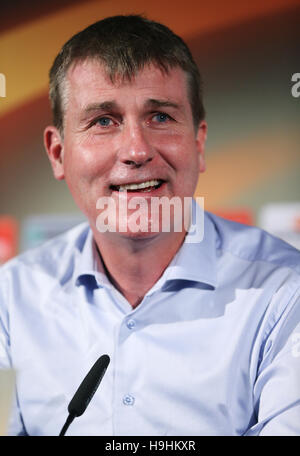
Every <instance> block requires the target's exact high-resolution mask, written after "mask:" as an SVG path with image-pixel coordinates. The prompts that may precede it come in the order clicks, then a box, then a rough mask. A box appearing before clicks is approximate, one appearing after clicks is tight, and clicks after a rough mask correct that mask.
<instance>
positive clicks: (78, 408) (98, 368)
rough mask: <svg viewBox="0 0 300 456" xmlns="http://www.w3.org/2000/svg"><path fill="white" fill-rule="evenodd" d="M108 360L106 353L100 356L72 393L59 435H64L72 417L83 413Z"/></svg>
mask: <svg viewBox="0 0 300 456" xmlns="http://www.w3.org/2000/svg"><path fill="white" fill-rule="evenodd" d="M109 362H110V358H109V356H108V355H102V356H100V358H99V359H98V360H97V361H96V362H95V364H94V365H93V367H92V368H91V370H90V371H89V373H88V374H87V375H86V376H85V378H84V379H83V381H82V383H81V385H80V386H79V388H78V390H77V391H76V393H75V394H74V396H73V399H72V400H71V402H70V403H69V405H68V412H69V416H68V418H67V421H66V422H65V424H64V425H63V428H62V430H61V431H60V434H59V436H63V435H65V433H66V431H67V429H68V427H69V426H70V424H71V423H72V421H73V420H74V418H75V417H77V416H81V415H82V414H83V412H84V411H85V409H86V408H87V406H88V405H89V403H90V401H91V399H92V397H93V396H94V394H95V392H96V391H97V388H98V386H99V385H100V382H101V380H102V378H103V375H104V374H105V371H106V369H107V367H108V365H109Z"/></svg>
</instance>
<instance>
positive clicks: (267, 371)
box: [0, 213, 300, 436]
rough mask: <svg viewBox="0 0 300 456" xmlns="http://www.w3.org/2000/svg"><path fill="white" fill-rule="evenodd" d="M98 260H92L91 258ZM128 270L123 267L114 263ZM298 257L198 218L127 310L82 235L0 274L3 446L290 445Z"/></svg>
mask: <svg viewBox="0 0 300 456" xmlns="http://www.w3.org/2000/svg"><path fill="white" fill-rule="evenodd" d="M100 248H101V247H100ZM124 268H126V264H124ZM299 273H300V252H299V251H298V250H296V249H294V248H292V247H291V246H289V245H288V244H286V243H284V242H282V241H280V240H279V239H276V238H274V237H272V236H271V235H269V234H267V233H265V232H263V231H262V230H260V229H258V228H255V227H248V226H244V225H240V224H237V223H234V222H230V221H226V220H224V219H222V218H219V217H217V216H215V215H212V214H210V213H205V225H204V240H203V241H202V242H199V243H197V244H194V243H187V242H185V243H184V244H183V245H182V247H181V249H180V250H179V251H178V253H177V254H176V256H175V257H174V258H173V260H172V262H171V263H170V265H169V267H168V268H167V269H166V270H165V271H164V273H163V275H162V276H161V278H160V279H159V280H158V282H157V283H156V284H155V285H154V286H153V287H152V288H151V290H149V291H148V292H147V293H146V295H145V296H144V298H143V300H142V302H141V303H140V304H139V305H138V306H137V308H136V309H134V310H133V309H132V308H131V306H130V304H129V303H128V302H127V301H126V299H125V298H124V297H123V296H122V295H121V294H120V293H119V292H118V291H117V290H116V289H115V288H114V287H113V286H112V284H111V283H110V281H109V280H108V278H107V277H106V275H105V272H104V269H103V266H102V262H101V260H100V259H99V257H98V255H97V252H96V248H95V244H94V241H93V237H92V233H91V231H90V229H89V227H88V225H87V224H81V225H79V226H77V227H75V228H74V229H72V230H70V231H68V232H67V233H65V234H63V235H61V236H59V237H57V238H56V239H54V240H51V241H49V242H47V243H46V244H45V245H44V246H42V247H40V248H38V249H35V250H33V251H30V252H27V253H25V254H23V255H22V256H20V257H18V258H16V259H14V260H12V261H10V262H9V263H7V264H6V265H5V266H3V267H2V268H1V273H0V318H1V319H0V336H1V339H0V366H1V367H8V366H13V367H14V368H15V369H16V370H17V384H16V400H15V406H14V411H13V414H12V420H11V426H10V434H11V435H16V434H29V435H58V434H59V432H60V430H61V428H62V426H63V424H64V422H65V420H66V418H67V415H68V413H67V406H68V403H69V401H70V400H71V398H72V396H73V394H74V393H75V391H76V390H77V388H78V386H79V384H80V383H81V381H82V380H83V378H84V376H85V375H86V373H87V372H88V371H89V369H90V368H91V366H92V365H93V363H94V362H95V361H96V359H97V358H98V357H99V356H101V355H102V354H105V353H106V354H108V355H109V356H110V358H111V362H110V365H109V367H108V369H107V372H106V374H105V376H104V378H103V380H102V383H101V385H100V387H99V389H98V390H97V392H96V394H95V396H94V397H93V399H92V401H91V402H90V404H89V406H88V408H87V410H86V411H85V413H84V414H83V415H82V416H81V417H78V418H76V419H75V420H74V422H73V423H72V424H71V426H70V428H69V430H68V431H67V435H116V436H121V435H136V436H139V435H153V436H158V435H161V436H176V435H182V436H183V435H186V436H187V435H190V436H192V435H194V436H195V435H235V436H237V435H300V298H299V296H300V279H299Z"/></svg>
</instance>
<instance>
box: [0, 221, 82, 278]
mask: <svg viewBox="0 0 300 456" xmlns="http://www.w3.org/2000/svg"><path fill="white" fill-rule="evenodd" d="M88 232H89V225H88V223H87V222H85V223H81V224H80V225H77V226H75V227H74V228H72V229H70V230H68V231H66V232H64V233H62V234H60V235H58V236H56V237H54V238H53V239H50V240H49V241H47V242H45V243H44V244H42V245H41V246H39V247H36V248H34V249H30V250H28V251H26V252H24V253H22V254H20V255H19V256H17V257H15V258H13V259H12V260H10V261H8V262H7V263H5V264H4V265H3V266H1V268H0V285H1V282H2V283H3V279H4V278H11V277H14V279H15V280H16V281H17V280H20V278H22V276H23V275H24V274H29V276H30V277H31V278H33V277H34V276H35V275H36V276H45V275H47V276H48V277H55V278H56V280H57V279H61V278H63V276H64V274H65V273H66V271H67V270H69V269H70V268H72V265H73V263H74V260H75V257H76V254H77V253H80V251H81V250H82V248H83V245H84V242H85V239H86V237H87V234H88ZM1 279H2V280H1Z"/></svg>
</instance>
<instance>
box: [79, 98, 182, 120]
mask: <svg viewBox="0 0 300 456" xmlns="http://www.w3.org/2000/svg"><path fill="white" fill-rule="evenodd" d="M144 106H145V107H146V108H148V109H149V108H152V109H153V108H154V109H158V108H163V107H164V108H174V109H177V110H181V109H183V108H182V106H181V105H180V104H178V103H175V102H173V101H168V100H157V99H155V98H149V99H148V100H147V101H146V102H145V103H144ZM118 109H120V107H119V105H118V103H117V102H116V101H115V100H108V101H103V102H102V103H91V104H89V105H87V106H86V108H84V109H83V112H82V117H81V119H82V121H84V120H86V118H87V117H89V116H90V115H92V114H93V113H99V112H101V111H116V110H118Z"/></svg>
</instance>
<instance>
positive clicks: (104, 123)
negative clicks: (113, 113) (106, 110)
mask: <svg viewBox="0 0 300 456" xmlns="http://www.w3.org/2000/svg"><path fill="white" fill-rule="evenodd" d="M110 122H111V119H110V118H109V117H100V119H98V120H97V123H98V124H100V125H101V127H108V126H109V123H110Z"/></svg>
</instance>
